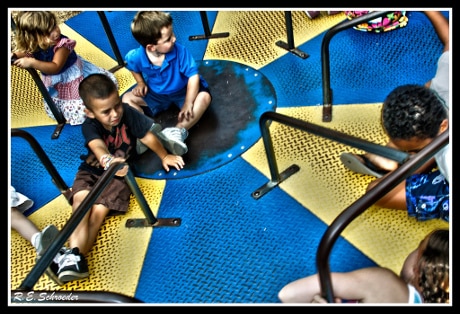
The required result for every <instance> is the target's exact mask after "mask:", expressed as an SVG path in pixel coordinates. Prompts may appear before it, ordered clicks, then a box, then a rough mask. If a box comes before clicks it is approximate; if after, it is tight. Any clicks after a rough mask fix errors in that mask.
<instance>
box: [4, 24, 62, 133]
mask: <svg viewBox="0 0 460 314" xmlns="http://www.w3.org/2000/svg"><path fill="white" fill-rule="evenodd" d="M11 29H12V30H13V31H15V30H16V23H15V22H14V19H13V17H11ZM26 70H27V72H29V74H30V75H31V76H32V79H33V80H34V82H35V85H37V87H38V90H39V91H40V93H41V94H42V96H43V98H44V99H45V101H46V103H47V104H48V107H49V108H50V110H51V112H52V113H53V116H54V118H55V119H56V121H57V126H56V128H55V129H54V132H53V134H51V138H52V139H57V138H58V137H59V135H61V132H62V129H63V128H64V126H65V124H66V122H67V121H66V120H65V118H64V116H63V114H62V112H61V111H60V110H59V109H58V108H57V106H56V104H55V103H54V101H53V99H52V98H51V96H50V94H49V92H48V90H47V89H46V87H45V84H43V81H42V80H41V78H40V75H39V74H38V72H37V70H35V69H34V68H26Z"/></svg>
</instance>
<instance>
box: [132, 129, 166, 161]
mask: <svg viewBox="0 0 460 314" xmlns="http://www.w3.org/2000/svg"><path fill="white" fill-rule="evenodd" d="M161 129H162V127H161V125H160V124H158V123H155V122H154V123H153V124H152V126H151V127H150V130H149V131H150V132H152V133H153V134H155V135H158V133H160V131H161ZM147 149H149V148H148V147H147V146H145V145H144V144H142V142H141V141H140V140H139V139H137V140H136V151H137V154H139V155H142V154H143V153H145V152H146V151H147Z"/></svg>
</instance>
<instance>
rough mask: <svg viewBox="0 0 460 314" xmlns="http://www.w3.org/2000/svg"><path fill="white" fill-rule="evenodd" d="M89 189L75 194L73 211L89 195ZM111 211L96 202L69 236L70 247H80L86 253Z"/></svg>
mask: <svg viewBox="0 0 460 314" xmlns="http://www.w3.org/2000/svg"><path fill="white" fill-rule="evenodd" d="M88 193H89V191H81V192H79V193H77V194H75V195H74V197H73V206H72V211H73V212H75V210H76V209H77V208H78V207H79V206H80V204H81V203H82V201H83V200H84V199H85V197H86V196H87V195H88ZM108 213H109V209H108V208H107V207H105V206H104V205H100V204H95V205H93V206H92V208H91V209H90V210H89V212H88V213H87V214H86V215H85V217H83V219H82V220H81V222H80V223H79V224H78V226H77V228H75V230H74V232H73V233H72V234H71V235H70V237H69V246H70V248H74V247H78V248H79V250H80V252H81V253H82V254H83V255H86V254H87V253H88V252H89V251H90V250H91V248H92V247H93V245H94V242H95V241H96V238H97V234H98V232H99V228H100V227H101V225H102V223H103V222H104V219H105V217H106V216H107V214H108Z"/></svg>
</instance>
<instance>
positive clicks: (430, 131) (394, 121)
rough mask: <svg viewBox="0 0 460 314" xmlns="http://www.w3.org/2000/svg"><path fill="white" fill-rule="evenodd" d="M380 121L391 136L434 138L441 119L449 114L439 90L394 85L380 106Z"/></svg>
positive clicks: (408, 138)
mask: <svg viewBox="0 0 460 314" xmlns="http://www.w3.org/2000/svg"><path fill="white" fill-rule="evenodd" d="M381 117H382V125H383V127H384V129H385V131H386V133H387V135H388V136H389V137H390V139H401V140H410V139H411V138H413V137H417V138H419V139H422V140H424V139H427V138H435V137H436V136H437V135H438V133H439V129H440V127H441V122H442V121H443V120H445V119H447V118H448V111H447V107H446V106H445V105H444V102H443V101H442V100H441V98H440V97H439V96H438V94H437V93H436V92H435V91H433V90H432V89H429V88H427V87H425V86H423V85H415V84H408V85H402V86H399V87H397V88H395V89H394V90H393V91H392V92H391V93H390V94H389V95H388V96H387V97H386V99H385V101H384V103H383V107H382V116H381Z"/></svg>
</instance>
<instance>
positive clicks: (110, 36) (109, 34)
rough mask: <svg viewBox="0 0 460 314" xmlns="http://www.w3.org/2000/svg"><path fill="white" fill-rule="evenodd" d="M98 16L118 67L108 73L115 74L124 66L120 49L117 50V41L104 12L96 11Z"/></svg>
mask: <svg viewBox="0 0 460 314" xmlns="http://www.w3.org/2000/svg"><path fill="white" fill-rule="evenodd" d="M97 14H98V15H99V19H100V20H101V23H102V26H103V27H104V31H105V34H106V35H107V38H108V40H109V43H110V46H111V47H112V50H113V53H114V54H115V57H116V59H117V63H118V66H116V67H114V68H112V69H110V70H109V71H110V72H112V73H113V72H116V71H117V70H119V69H120V68H123V67H124V66H125V65H126V64H125V61H124V60H123V57H122V56H121V53H120V49H119V48H118V44H117V41H116V40H115V36H113V32H112V28H111V27H110V24H109V21H108V20H107V16H105V13H104V11H97Z"/></svg>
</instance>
